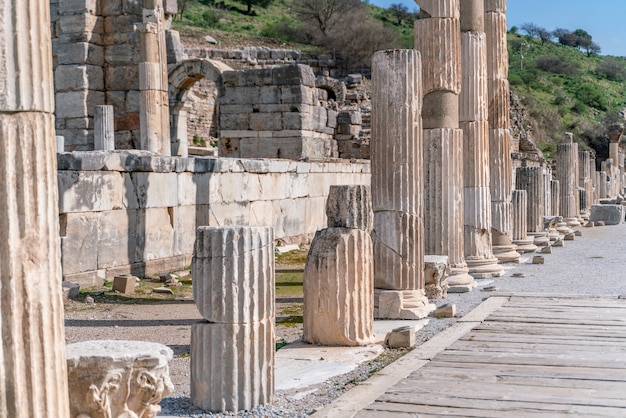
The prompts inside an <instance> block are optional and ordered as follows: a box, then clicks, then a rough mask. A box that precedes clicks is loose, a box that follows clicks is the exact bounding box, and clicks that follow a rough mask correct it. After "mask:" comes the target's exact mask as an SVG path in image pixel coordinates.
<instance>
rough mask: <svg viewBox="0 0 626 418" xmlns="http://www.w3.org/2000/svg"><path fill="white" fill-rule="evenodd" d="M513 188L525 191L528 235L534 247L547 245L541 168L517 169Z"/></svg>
mask: <svg viewBox="0 0 626 418" xmlns="http://www.w3.org/2000/svg"><path fill="white" fill-rule="evenodd" d="M515 188H516V189H517V190H526V193H527V196H528V212H527V213H528V224H527V226H526V227H527V229H528V230H527V232H528V235H530V236H531V237H533V238H534V243H535V245H546V244H548V243H549V242H550V240H549V239H548V237H547V234H546V232H545V231H544V225H543V217H544V214H545V198H546V193H545V181H544V170H543V168H541V167H519V168H518V169H517V171H516V174H515Z"/></svg>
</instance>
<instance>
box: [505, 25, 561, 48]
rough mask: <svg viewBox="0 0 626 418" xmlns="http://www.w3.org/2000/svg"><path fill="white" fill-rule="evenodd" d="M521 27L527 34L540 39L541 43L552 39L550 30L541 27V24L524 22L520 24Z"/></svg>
mask: <svg viewBox="0 0 626 418" xmlns="http://www.w3.org/2000/svg"><path fill="white" fill-rule="evenodd" d="M511 29H512V28H511ZM521 29H522V30H523V31H524V32H526V34H527V35H528V36H532V37H533V38H539V39H541V43H542V44H544V43H546V42H550V41H552V37H553V36H552V32H550V31H549V30H547V29H544V28H542V27H541V26H537V25H535V24H534V23H524V24H523V25H522V26H521Z"/></svg>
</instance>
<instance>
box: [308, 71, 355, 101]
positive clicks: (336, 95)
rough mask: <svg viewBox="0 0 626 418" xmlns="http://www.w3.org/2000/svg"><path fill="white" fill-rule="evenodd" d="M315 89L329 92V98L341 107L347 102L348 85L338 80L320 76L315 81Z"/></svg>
mask: <svg viewBox="0 0 626 418" xmlns="http://www.w3.org/2000/svg"><path fill="white" fill-rule="evenodd" d="M315 87H317V88H318V89H324V90H326V91H327V92H328V98H329V99H333V100H334V101H335V102H336V103H337V104H338V105H339V106H341V105H342V104H343V103H344V102H345V100H346V92H347V88H346V85H345V84H344V83H343V82H341V81H339V80H337V79H336V78H332V77H327V76H319V77H317V78H316V79H315Z"/></svg>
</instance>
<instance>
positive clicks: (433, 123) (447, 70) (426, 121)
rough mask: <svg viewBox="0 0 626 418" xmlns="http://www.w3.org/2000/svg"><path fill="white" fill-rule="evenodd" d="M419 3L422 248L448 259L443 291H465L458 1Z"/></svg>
mask: <svg viewBox="0 0 626 418" xmlns="http://www.w3.org/2000/svg"><path fill="white" fill-rule="evenodd" d="M418 4H419V6H420V13H421V17H423V18H421V19H419V20H417V21H416V22H415V49H416V50H418V51H419V52H420V54H421V56H422V62H424V83H423V84H424V87H423V93H424V104H423V112H422V123H423V128H424V248H425V252H426V254H429V255H447V256H448V257H449V262H450V276H449V278H448V284H449V286H450V287H449V289H448V291H449V292H466V291H469V290H471V289H472V288H474V287H475V286H476V281H475V280H474V278H473V277H472V276H470V275H469V274H468V271H469V269H468V267H467V264H466V262H465V257H464V250H465V245H464V242H463V239H464V237H463V234H464V228H463V222H464V217H463V169H462V167H463V155H462V154H463V131H462V130H461V129H459V94H460V92H461V22H460V14H459V13H460V9H459V0H424V1H418ZM372 114H374V112H372ZM372 155H374V152H373V151H372Z"/></svg>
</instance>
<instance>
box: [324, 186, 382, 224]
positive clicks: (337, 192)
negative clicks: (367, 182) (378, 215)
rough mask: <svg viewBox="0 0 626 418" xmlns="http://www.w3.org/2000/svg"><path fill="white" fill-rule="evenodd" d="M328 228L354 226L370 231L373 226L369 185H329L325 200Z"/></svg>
mask: <svg viewBox="0 0 626 418" xmlns="http://www.w3.org/2000/svg"><path fill="white" fill-rule="evenodd" d="M326 216H327V217H328V227H329V228H355V229H361V230H363V231H366V232H368V233H370V232H371V231H372V229H373V227H374V214H373V212H372V193H371V190H370V187H369V186H330V191H329V193H328V200H327V201H326Z"/></svg>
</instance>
